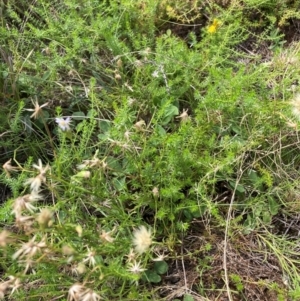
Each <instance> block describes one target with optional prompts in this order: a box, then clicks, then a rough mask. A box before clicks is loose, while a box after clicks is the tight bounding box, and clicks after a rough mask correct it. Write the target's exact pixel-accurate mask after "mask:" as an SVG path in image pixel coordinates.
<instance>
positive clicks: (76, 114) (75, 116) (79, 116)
mask: <svg viewBox="0 0 300 301" xmlns="http://www.w3.org/2000/svg"><path fill="white" fill-rule="evenodd" d="M72 118H73V119H74V120H84V119H85V114H84V113H83V112H74V113H73V115H72Z"/></svg>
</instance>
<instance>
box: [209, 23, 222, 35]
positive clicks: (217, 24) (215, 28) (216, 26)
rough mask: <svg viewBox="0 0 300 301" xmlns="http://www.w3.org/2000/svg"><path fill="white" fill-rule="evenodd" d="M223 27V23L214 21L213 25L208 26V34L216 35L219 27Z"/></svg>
mask: <svg viewBox="0 0 300 301" xmlns="http://www.w3.org/2000/svg"><path fill="white" fill-rule="evenodd" d="M220 25H221V22H220V21H218V20H217V19H214V21H213V23H212V24H211V25H209V26H208V28H207V31H208V33H211V34H213V33H216V31H217V29H218V27H219V26H220Z"/></svg>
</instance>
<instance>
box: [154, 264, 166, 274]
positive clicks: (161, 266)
mask: <svg viewBox="0 0 300 301" xmlns="http://www.w3.org/2000/svg"><path fill="white" fill-rule="evenodd" d="M168 269H169V266H168V264H167V263H166V262H165V261H156V262H155V263H154V270H155V271H156V272H157V274H160V275H163V274H165V273H167V271H168Z"/></svg>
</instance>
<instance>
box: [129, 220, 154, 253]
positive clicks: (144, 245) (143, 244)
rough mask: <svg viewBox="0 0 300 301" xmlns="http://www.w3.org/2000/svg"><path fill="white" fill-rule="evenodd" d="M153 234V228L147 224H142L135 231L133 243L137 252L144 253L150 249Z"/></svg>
mask: <svg viewBox="0 0 300 301" xmlns="http://www.w3.org/2000/svg"><path fill="white" fill-rule="evenodd" d="M151 235H152V233H151V230H150V229H147V228H146V227H145V226H141V227H139V228H138V229H136V230H135V231H134V232H133V245H134V248H135V251H136V252H137V253H139V254H142V253H144V252H146V251H147V250H148V249H149V247H150V245H151V243H152V238H151Z"/></svg>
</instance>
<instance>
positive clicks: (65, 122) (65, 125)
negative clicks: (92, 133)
mask: <svg viewBox="0 0 300 301" xmlns="http://www.w3.org/2000/svg"><path fill="white" fill-rule="evenodd" d="M55 122H56V123H57V124H58V126H59V127H60V128H61V129H62V130H63V131H69V130H70V123H71V117H67V118H66V119H64V118H61V117H57V118H55Z"/></svg>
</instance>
